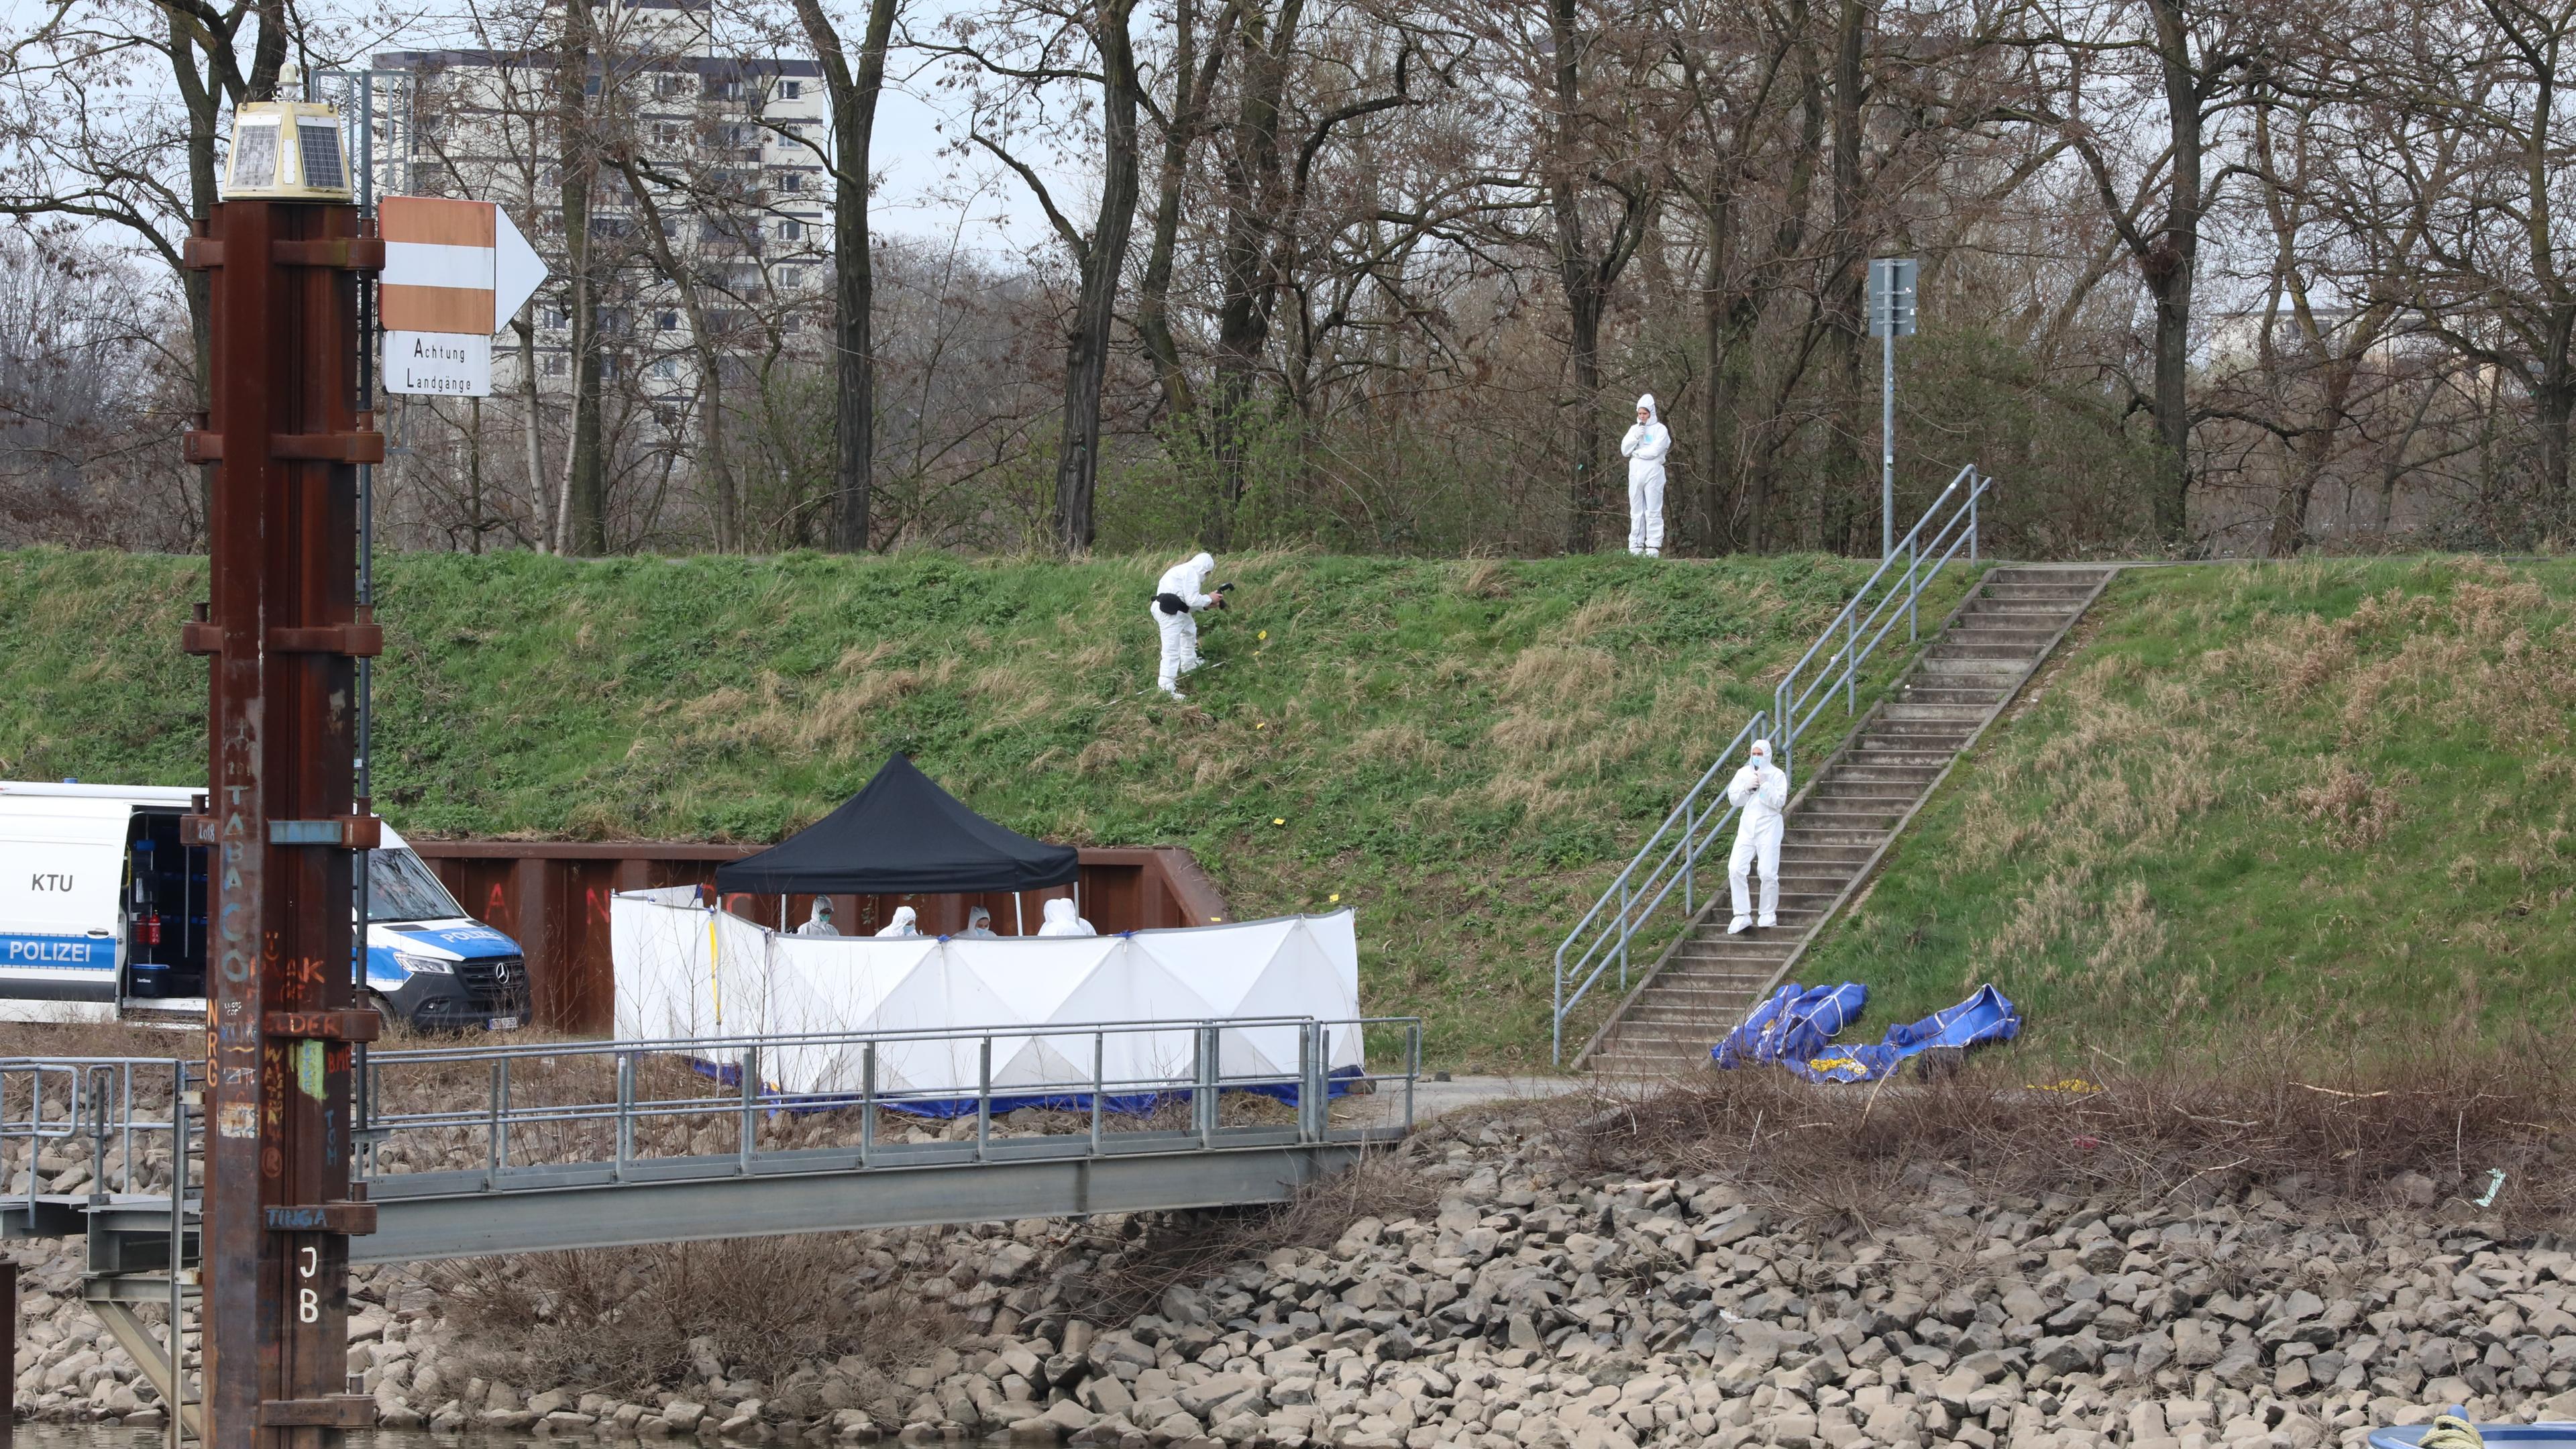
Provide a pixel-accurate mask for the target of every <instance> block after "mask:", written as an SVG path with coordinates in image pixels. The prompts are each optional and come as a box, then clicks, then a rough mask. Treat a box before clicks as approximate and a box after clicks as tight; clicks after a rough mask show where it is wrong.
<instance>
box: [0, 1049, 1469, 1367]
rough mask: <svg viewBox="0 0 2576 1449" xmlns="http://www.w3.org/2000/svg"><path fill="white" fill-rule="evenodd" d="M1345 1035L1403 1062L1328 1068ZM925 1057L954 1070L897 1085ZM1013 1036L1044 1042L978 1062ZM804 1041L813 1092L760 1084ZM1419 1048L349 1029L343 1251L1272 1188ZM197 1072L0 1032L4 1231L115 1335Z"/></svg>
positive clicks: (164, 1289)
mask: <svg viewBox="0 0 2576 1449" xmlns="http://www.w3.org/2000/svg"><path fill="white" fill-rule="evenodd" d="M1344 1032H1358V1033H1362V1034H1363V1039H1364V1040H1370V1039H1373V1040H1374V1041H1375V1043H1376V1045H1377V1046H1378V1048H1379V1049H1380V1050H1381V1051H1387V1050H1390V1049H1391V1050H1392V1053H1393V1055H1394V1056H1395V1058H1396V1061H1397V1065H1396V1066H1395V1067H1394V1068H1393V1069H1391V1070H1386V1071H1379V1072H1360V1073H1348V1072H1345V1073H1342V1074H1333V1073H1330V1072H1328V1071H1327V1069H1326V1063H1328V1062H1329V1061H1331V1060H1332V1059H1333V1051H1332V1047H1333V1044H1334V1042H1335V1040H1336V1039H1337V1037H1338V1034H1340V1033H1344ZM1343 1039H1344V1040H1346V1038H1343ZM1033 1044H1034V1045H1038V1046H1041V1047H1043V1048H1044V1050H1041V1051H1036V1052H1031V1051H1028V1050H1026V1049H1027V1048H1029V1047H1030V1046H1032V1045H1033ZM1290 1048H1293V1065H1285V1066H1283V1065H1281V1063H1282V1062H1286V1061H1289V1060H1292V1058H1291V1057H1290V1051H1289V1049H1290ZM925 1054H928V1056H929V1057H930V1058H932V1059H935V1060H938V1061H941V1062H944V1063H945V1064H946V1065H947V1067H948V1071H947V1072H946V1073H945V1076H946V1078H947V1080H948V1081H950V1082H951V1083H953V1084H951V1085H937V1086H905V1085H902V1082H903V1081H904V1080H905V1074H904V1073H903V1071H902V1070H900V1068H901V1066H902V1065H903V1064H904V1063H907V1062H911V1063H919V1062H920V1061H922V1060H924V1059H925ZM1010 1061H1019V1062H1029V1061H1039V1062H1053V1063H1057V1064H1059V1069H1057V1070H1054V1071H1042V1072H1038V1073H1035V1074H1032V1073H1030V1072H1028V1071H1026V1070H1020V1071H1012V1072H1002V1073H998V1074H997V1070H996V1065H995V1064H996V1063H997V1062H1010ZM1113 1061H1123V1062H1126V1063H1128V1064H1129V1068H1128V1069H1127V1070H1124V1071H1113V1070H1112V1069H1111V1068H1110V1066H1109V1064H1110V1063H1111V1062H1113ZM818 1062H820V1063H825V1064H827V1065H829V1066H830V1067H831V1068H832V1069H833V1070H832V1071H831V1072H830V1073H829V1074H828V1075H829V1076H830V1080H829V1081H828V1082H827V1084H826V1085H825V1086H824V1088H823V1089H821V1090H810V1089H809V1090H799V1091H788V1090H785V1089H783V1088H781V1087H780V1086H779V1085H778V1069H779V1068H780V1067H781V1066H782V1065H785V1064H788V1063H795V1064H797V1065H798V1066H799V1067H800V1068H801V1069H802V1070H803V1071H804V1072H805V1073H806V1074H807V1075H808V1076H811V1075H812V1074H813V1072H814V1068H815V1065H816V1063H818ZM969 1062H971V1063H972V1064H973V1065H972V1067H971V1069H968V1070H960V1069H959V1068H960V1067H961V1066H962V1064H964V1063H969ZM1086 1062H1087V1063H1088V1069H1087V1070H1085V1069H1084V1068H1083V1065H1082V1064H1084V1063H1086ZM1421 1062H1422V1024H1421V1022H1420V1020H1419V1019H1418V1018H1412V1017H1355V1018H1349V1019H1345V1020H1337V1021H1326V1020H1317V1019H1314V1018H1310V1017H1253V1018H1242V1017H1233V1018H1223V1019H1197V1020H1178V1021H1121V1022H1090V1023H1073V1024H1048V1025H1042V1026H1041V1025H1012V1026H995V1027H963V1028H952V1029H946V1030H939V1031H923V1032H899V1031H875V1032H845V1033H831V1032H823V1033H807V1034H799V1035H779V1036H758V1037H727V1038H720V1039H671V1040H659V1041H539V1042H512V1043H509V1044H505V1045H486V1044H481V1043H477V1044H471V1045H468V1044H463V1043H459V1044H454V1045H441V1046H428V1047H416V1048H406V1049H400V1050H363V1051H362V1052H361V1054H360V1056H359V1059H358V1060H357V1061H356V1062H355V1063H354V1068H355V1070H354V1073H353V1076H354V1081H355V1084H356V1089H355V1090H356V1100H355V1101H354V1102H353V1104H352V1113H351V1116H352V1120H353V1123H354V1129H353V1131H354V1143H353V1145H354V1149H355V1151H354V1157H353V1162H352V1169H353V1171H352V1178H353V1185H352V1196H353V1197H354V1198H358V1199H362V1200H364V1201H365V1202H367V1203H369V1204H371V1205H372V1206H373V1209H374V1216H375V1227H374V1230H373V1231H372V1232H369V1233H366V1234H364V1235H360V1236H355V1237H352V1238H351V1240H350V1253H349V1257H350V1261H351V1262H352V1263H392V1262H414V1261H424V1260H433V1259H441V1258H458V1257H472V1256H481V1255H486V1254H503V1253H524V1252H537V1251H548V1250H557V1249H571V1248H600V1247H619V1246H631V1245H636V1244H643V1243H663V1242H682V1241H691V1240H701V1239H712V1238H739V1237H759V1236H766V1235H774V1234H784V1233H812V1232H843V1231H853V1230H862V1229H872V1228H894V1227H915V1226H926V1225H933V1224H942V1223H969V1222H994V1221H1007V1220H1011V1219H1016V1218H1031V1217H1081V1216H1086V1215H1089V1214H1093V1213H1104V1212H1143V1211H1155V1210H1173V1209H1184V1208H1202V1207H1218V1206H1228V1205H1236V1204H1250V1203H1266V1202H1279V1201H1284V1200H1286V1199H1287V1198H1289V1197H1290V1196H1292V1195H1293V1194H1294V1193H1295V1192H1296V1191H1297V1190H1298V1188H1299V1187H1301V1186H1302V1185H1304V1184H1305V1183H1308V1182H1311V1181H1314V1180H1316V1179H1318V1178H1320V1177H1323V1176H1325V1175H1328V1174H1330V1173H1332V1172H1334V1171H1336V1170H1338V1169H1340V1168H1342V1167H1345V1166H1348V1165H1349V1164H1350V1163H1351V1162H1353V1161H1354V1160H1356V1159H1357V1158H1358V1157H1359V1155H1360V1154H1361V1153H1363V1152H1364V1151H1366V1150H1368V1149H1369V1148H1371V1147H1372V1146H1377V1145H1382V1144H1387V1143H1391V1142H1393V1141H1395V1140H1397V1139H1400V1138H1401V1137H1402V1136H1403V1135H1404V1134H1405V1133H1406V1132H1408V1131H1410V1130H1411V1128H1412V1126H1413V1121H1414V1093H1415V1088H1416V1085H1417V1083H1418V1082H1419V1080H1420V1077H1421ZM1139 1063H1141V1064H1142V1065H1141V1066H1140V1065H1138V1064H1139ZM1067 1068H1069V1069H1067ZM204 1076H205V1066H204V1063H203V1062H202V1061H199V1060H196V1059H192V1058H184V1057H77V1058H61V1059H48V1060H37V1059H29V1058H17V1059H0V1145H5V1146H9V1147H16V1148H19V1149H20V1150H19V1151H18V1152H17V1153H16V1154H15V1162H14V1166H15V1167H16V1169H17V1170H19V1171H23V1172H24V1173H25V1180H24V1182H23V1184H18V1183H14V1182H13V1183H11V1184H10V1185H9V1190H8V1191H7V1192H5V1193H0V1238H39V1237H43V1238H76V1237H79V1238H86V1239H87V1240H88V1259H87V1263H88V1272H87V1276H86V1279H85V1284H84V1289H83V1296H84V1298H85V1299H86V1300H87V1301H88V1302H89V1303H91V1304H92V1305H93V1306H94V1307H97V1308H99V1309H100V1310H101V1317H102V1318H104V1319H106V1320H107V1321H108V1322H109V1325H110V1327H111V1329H112V1330H114V1331H115V1332H116V1334H117V1336H118V1337H119V1339H120V1340H123V1341H125V1346H126V1348H127V1349H128V1351H129V1352H131V1353H133V1354H134V1356H135V1357H136V1359H137V1361H138V1362H145V1361H147V1360H148V1359H150V1358H151V1357H152V1356H154V1355H157V1354H158V1352H159V1350H158V1347H157V1345H156V1344H154V1343H153V1342H152V1341H151V1338H150V1335H149V1333H148V1332H147V1331H146V1330H145V1329H144V1327H143V1326H142V1325H141V1323H140V1322H139V1321H137V1320H135V1319H134V1318H133V1316H132V1314H131V1312H130V1309H131V1307H132V1306H134V1305H138V1304H141V1303H149V1302H163V1301H166V1302H167V1303H168V1304H169V1305H170V1307H171V1310H172V1313H173V1321H175V1315H176V1312H177V1310H178V1308H179V1305H180V1303H181V1301H182V1299H183V1298H189V1297H193V1296H194V1293H195V1284H194V1270H193V1267H192V1266H191V1265H193V1264H194V1262H195V1259H196V1236H197V1223H198V1219H199V1216H200V1211H201V1201H202V1187H203V1181H202V1166H201V1163H200V1162H199V1161H198V1160H197V1155H198V1152H199V1149H200V1148H201V1146H202V1139H203V1124H202V1121H201V1120H200V1117H199V1110H200V1103H201V1101H202V1088H203V1085H204ZM1337 1117H1338V1120H1337ZM40 1154H51V1155H52V1156H53V1157H54V1163H53V1167H52V1171H53V1172H54V1173H57V1174H59V1173H61V1172H64V1171H68V1170H70V1169H72V1168H74V1167H77V1166H82V1165H85V1166H86V1167H87V1169H88V1172H87V1176H86V1178H85V1180H83V1181H81V1182H80V1183H79V1184H78V1190H75V1191H71V1192H60V1193H56V1192H46V1191H43V1190H41V1189H42V1188H43V1186H44V1182H45V1178H46V1176H47V1173H46V1172H45V1171H42V1170H39V1167H38V1162H37V1159H38V1157H39V1155H40ZM65 1158H69V1159H70V1160H69V1161H65V1160H64V1159H65ZM173 1164H175V1165H176V1166H175V1168H174V1166H173ZM174 1177H175V1179H176V1180H175V1182H174ZM174 1200H175V1201H176V1202H177V1203H178V1205H179V1210H178V1211H177V1212H176V1213H175V1214H174V1213H173V1212H172V1210H171V1205H172V1202H173V1201H174ZM151 1371H152V1372H153V1373H154V1374H155V1378H156V1383H158V1382H160V1378H161V1375H163V1374H165V1373H166V1367H162V1368H155V1369H153V1370H151ZM164 1393H165V1397H166V1396H167V1389H166V1386H164Z"/></svg>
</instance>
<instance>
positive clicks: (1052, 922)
mask: <svg viewBox="0 0 2576 1449" xmlns="http://www.w3.org/2000/svg"><path fill="white" fill-rule="evenodd" d="M1038 934H1039V935H1041V936H1097V935H1099V934H1100V933H1099V932H1098V931H1095V930H1093V929H1092V928H1091V923H1090V922H1089V921H1086V920H1084V919H1083V918H1082V917H1080V916H1078V915H1075V914H1074V910H1073V902H1072V901H1070V900H1067V899H1066V898H1064V897H1063V896H1057V897H1056V898H1055V899H1054V900H1051V901H1049V902H1047V903H1046V924H1045V925H1043V926H1040V927H1038Z"/></svg>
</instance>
